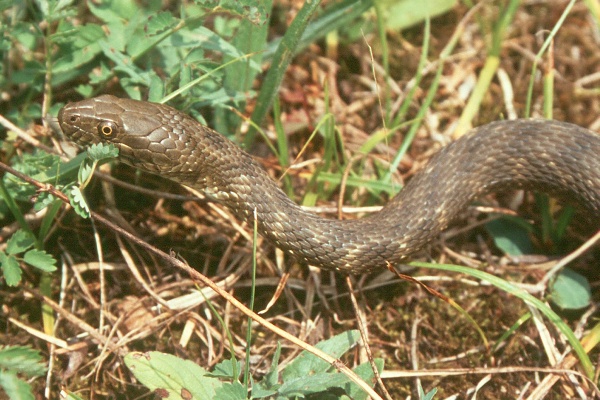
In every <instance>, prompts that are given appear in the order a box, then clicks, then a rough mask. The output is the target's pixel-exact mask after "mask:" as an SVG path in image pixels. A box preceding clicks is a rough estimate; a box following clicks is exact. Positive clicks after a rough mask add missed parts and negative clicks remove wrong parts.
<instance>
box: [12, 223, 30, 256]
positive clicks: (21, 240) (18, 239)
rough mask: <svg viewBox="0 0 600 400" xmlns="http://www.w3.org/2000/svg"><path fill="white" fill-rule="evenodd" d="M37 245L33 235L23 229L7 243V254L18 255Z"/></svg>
mask: <svg viewBox="0 0 600 400" xmlns="http://www.w3.org/2000/svg"><path fill="white" fill-rule="evenodd" d="M34 243H35V238H34V237H33V235H32V234H31V233H29V232H27V231H24V230H23V229H19V230H18V231H16V232H15V233H14V234H13V235H12V236H11V237H10V239H8V241H7V242H6V253H7V254H18V253H22V252H24V251H25V250H27V249H29V248H31V246H33V244H34Z"/></svg>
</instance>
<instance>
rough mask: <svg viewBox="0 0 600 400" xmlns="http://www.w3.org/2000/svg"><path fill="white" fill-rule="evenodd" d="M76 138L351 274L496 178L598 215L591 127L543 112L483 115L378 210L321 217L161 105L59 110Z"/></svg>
mask: <svg viewBox="0 0 600 400" xmlns="http://www.w3.org/2000/svg"><path fill="white" fill-rule="evenodd" d="M58 119H59V123H60V126H61V129H62V130H63V132H64V133H65V134H66V135H67V136H68V137H69V138H70V139H71V140H73V141H75V142H77V143H79V144H81V145H90V144H93V143H98V142H108V143H113V144H115V145H116V147H118V148H119V158H120V159H121V160H122V161H124V162H125V163H127V164H130V165H132V166H134V167H137V168H140V169H142V170H144V171H147V172H151V173H155V174H159V175H161V176H164V177H167V178H169V179H172V180H174V181H177V182H180V183H182V184H185V185H188V186H191V187H193V188H195V189H198V190H201V191H203V192H205V193H206V194H207V195H208V196H209V197H210V198H212V199H214V200H215V201H218V202H220V203H223V204H224V205H226V206H227V207H228V208H229V209H230V210H232V211H233V212H234V213H235V215H236V216H237V217H238V218H241V219H244V220H246V221H253V220H254V211H255V210H256V216H257V219H258V227H259V232H260V233H261V234H262V235H264V236H265V237H267V238H268V239H269V240H271V241H272V242H273V243H274V244H275V245H276V246H278V247H280V248H281V249H283V250H285V251H287V252H288V253H290V254H292V255H294V256H295V257H297V258H298V259H300V260H302V261H305V262H307V263H308V264H311V265H314V266H317V267H320V268H325V269H335V270H339V271H344V272H349V273H361V272H365V271H368V270H371V269H373V268H377V267H385V266H386V264H387V263H392V264H393V263H397V262H399V261H403V260H406V259H407V258H409V257H410V256H411V255H412V254H414V253H415V252H417V251H418V250H420V249H421V248H422V247H423V246H424V245H425V244H426V243H427V242H429V241H430V240H431V239H433V238H435V237H436V236H437V235H438V234H439V233H440V232H441V231H442V230H444V229H445V228H446V227H447V226H448V224H449V223H450V222H451V221H452V220H453V219H454V218H455V217H456V216H457V215H458V214H459V212H460V211H461V210H462V209H463V208H464V207H465V206H466V205H467V204H468V203H469V202H471V201H472V200H473V199H475V198H476V197H478V196H481V195H483V194H485V193H488V192H490V191H495V190H502V189H508V188H519V187H520V188H527V189H535V190H542V191H545V192H548V193H552V194H557V195H560V196H568V197H569V198H570V199H573V200H574V201H575V202H577V203H579V204H580V205H583V206H584V207H586V208H587V210H588V211H589V212H590V213H591V214H592V215H593V218H597V217H598V216H599V215H600V136H598V135H597V134H595V133H593V132H591V131H589V130H586V129H584V128H581V127H578V126H576V125H572V124H568V123H564V122H558V121H549V120H516V121H503V122H494V123H491V124H488V125H485V126H481V127H479V128H477V129H474V130H473V131H471V132H470V133H469V134H467V135H465V136H463V137H462V138H460V139H458V140H456V141H454V142H453V143H451V144H449V145H448V146H445V147H444V148H443V149H442V150H441V151H439V152H438V153H437V154H436V155H435V156H434V157H432V159H431V160H430V161H429V163H428V164H427V165H426V167H425V168H423V169H422V170H421V171H420V172H419V173H417V174H416V175H415V176H414V177H413V178H412V179H411V180H410V181H409V183H408V184H407V185H406V186H405V187H404V189H403V190H402V191H401V192H400V193H399V194H398V195H397V196H396V197H394V198H393V199H392V200H391V201H390V202H389V203H388V204H387V205H386V206H385V207H384V208H383V209H382V210H381V211H379V212H377V213H374V214H372V215H370V216H368V217H365V218H362V219H358V220H345V221H340V220H332V219H325V218H321V217H319V216H317V215H315V214H312V213H310V212H307V211H305V210H303V209H302V208H300V207H299V206H298V205H296V204H295V203H294V202H293V201H291V200H290V199H289V198H288V197H287V196H286V195H285V194H284V193H283V191H281V190H280V189H279V187H278V186H277V184H276V183H275V182H274V181H273V180H272V179H271V178H270V177H269V176H268V175H267V174H266V172H265V171H264V170H263V168H262V167H261V166H260V165H259V164H258V163H257V162H256V161H255V160H254V159H253V158H252V157H251V156H250V155H248V154H247V153H245V152H244V151H243V150H241V149H240V148H239V147H238V146H237V145H235V144H234V143H233V142H231V141H229V140H228V139H226V138H225V137H223V136H222V135H220V134H219V133H217V132H215V131H213V130H211V129H210V128H207V127H206V126H203V125H201V124H200V123H199V122H197V121H196V120H194V119H193V118H191V117H189V116H188V115H186V114H184V113H181V112H179V111H177V110H175V109H173V108H171V107H168V106H165V105H160V104H154V103H148V102H141V101H135V100H128V99H120V98H117V97H114V96H108V95H105V96H100V97H97V98H93V99H89V100H83V101H80V102H77V103H70V104H67V105H66V106H65V107H63V108H62V109H61V110H60V113H59V115H58Z"/></svg>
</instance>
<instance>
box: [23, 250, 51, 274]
mask: <svg viewBox="0 0 600 400" xmlns="http://www.w3.org/2000/svg"><path fill="white" fill-rule="evenodd" d="M23 261H25V262H26V263H27V264H29V265H33V266H34V267H36V268H38V269H41V270H42V271H45V272H52V271H56V265H55V264H56V260H55V259H54V257H52V256H51V255H50V254H48V253H46V252H45V251H43V250H35V249H34V250H29V251H28V252H27V253H25V254H24V255H23Z"/></svg>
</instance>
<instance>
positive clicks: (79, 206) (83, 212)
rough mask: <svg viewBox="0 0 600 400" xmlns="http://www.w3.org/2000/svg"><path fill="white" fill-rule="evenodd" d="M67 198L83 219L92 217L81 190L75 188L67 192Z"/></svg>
mask: <svg viewBox="0 0 600 400" xmlns="http://www.w3.org/2000/svg"><path fill="white" fill-rule="evenodd" d="M67 197H68V198H69V203H70V204H71V207H73V210H75V212H76V213H77V215H79V216H80V217H82V218H89V217H90V208H89V207H88V204H87V202H86V201H85V197H83V193H81V189H79V188H78V187H76V186H74V187H72V188H71V190H69V191H68V192H67Z"/></svg>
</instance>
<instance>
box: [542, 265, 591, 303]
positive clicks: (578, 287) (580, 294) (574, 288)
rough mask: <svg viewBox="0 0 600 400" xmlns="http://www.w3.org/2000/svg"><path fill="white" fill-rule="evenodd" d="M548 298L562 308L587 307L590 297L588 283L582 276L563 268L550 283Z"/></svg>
mask: <svg viewBox="0 0 600 400" xmlns="http://www.w3.org/2000/svg"><path fill="white" fill-rule="evenodd" d="M550 298H551V299H552V301H553V302H554V303H555V304H556V305H557V306H558V307H560V308H562V309H563V310H579V309H582V308H585V307H589V305H590V304H591V299H592V292H591V289H590V283H589V282H588V280H587V279H586V278H585V277H584V276H582V275H580V274H578V273H577V272H575V271H573V270H572V269H570V268H565V269H563V270H562V271H561V272H560V274H558V276H557V277H556V279H555V280H554V282H553V283H552V284H551V285H550Z"/></svg>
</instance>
